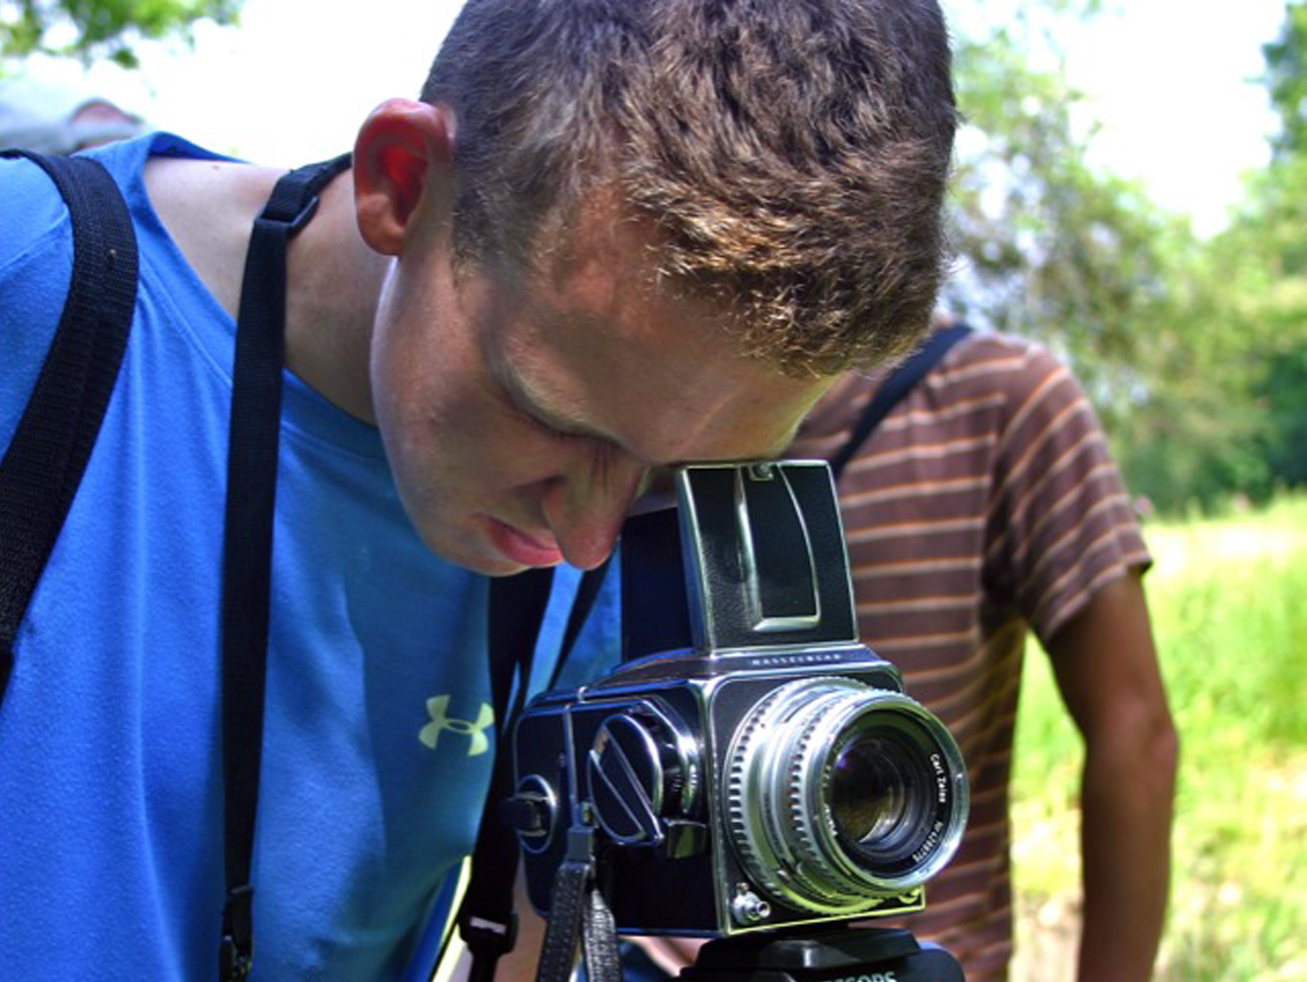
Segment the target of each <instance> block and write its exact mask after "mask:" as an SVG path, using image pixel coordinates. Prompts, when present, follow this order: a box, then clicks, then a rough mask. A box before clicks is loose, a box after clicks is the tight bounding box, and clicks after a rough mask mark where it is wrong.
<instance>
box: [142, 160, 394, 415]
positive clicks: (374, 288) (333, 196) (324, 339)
mask: <svg viewBox="0 0 1307 982" xmlns="http://www.w3.org/2000/svg"><path fill="white" fill-rule="evenodd" d="M145 176H146V187H147V189H148V191H149V194H150V200H151V203H152V204H153V205H154V208H155V211H156V212H157V213H158V215H159V217H160V219H161V220H162V221H163V224H164V226H165V227H166V228H167V229H168V232H169V234H170V235H171V236H172V238H173V240H174V241H175V242H176V243H177V246H178V248H180V249H181V251H182V253H183V255H184V256H185V257H186V260H187V262H189V263H190V265H191V267H192V268H193V269H194V270H195V272H196V274H197V275H198V276H199V277H200V279H201V280H202V281H203V282H204V284H205V286H206V287H208V289H209V292H210V293H212V294H213V296H214V298H215V299H216V300H217V301H218V303H220V304H221V305H222V306H223V308H224V309H226V310H227V312H228V313H229V314H230V315H231V316H232V318H233V319H235V318H236V316H237V310H238V308H239V304H240V291H241V283H242V279H243V276H244V266H245V254H246V251H247V249H248V246H249V238H250V229H251V227H252V225H253V222H254V219H255V217H256V216H257V215H258V214H259V212H261V211H262V210H263V206H264V205H265V204H266V202H267V199H268V196H269V195H270V194H271V192H272V188H273V186H274V185H275V184H276V181H277V179H278V178H279V177H280V176H281V172H279V171H275V170H267V169H262V168H256V167H251V166H248V165H244V164H234V163H228V162H217V161H201V160H185V159H169V158H160V159H156V160H153V161H151V162H150V164H149V165H148V166H147V168H146V175H145ZM287 261H288V274H287V281H288V285H287V298H286V363H287V367H289V368H290V370H291V371H293V372H294V373H295V374H296V375H297V376H299V377H300V378H301V379H302V380H303V381H304V382H305V383H306V384H308V385H310V386H311V387H313V388H314V389H316V390H317V391H318V392H319V393H321V394H322V395H323V396H324V397H326V398H327V399H328V400H329V401H331V402H332V403H334V404H335V405H337V406H338V407H340V408H341V409H342V410H344V411H345V412H347V413H349V414H350V415H352V416H356V417H358V418H359V419H362V420H364V421H366V422H373V411H372V394H371V386H370V384H369V379H368V350H369V345H370V343H371V335H372V323H373V318H374V315H375V311H376V305H377V297H378V295H379V293H380V288H381V282H382V279H383V278H384V276H385V271H386V268H387V260H386V259H385V257H382V256H379V255H377V254H376V253H375V252H373V251H372V250H371V249H369V248H368V247H367V245H366V243H364V242H363V240H362V238H361V237H360V235H359V233H358V229H357V226H356V225H355V220H354V205H353V181H352V175H351V172H348V171H347V172H345V173H344V174H341V175H340V176H339V177H337V178H336V179H335V180H333V181H332V182H331V183H330V184H328V185H327V187H326V188H325V189H324V191H323V193H322V201H321V204H320V206H319V208H318V211H317V214H315V215H314V217H313V220H312V221H310V222H309V224H308V225H307V226H306V227H305V228H304V230H303V231H302V232H300V233H299V235H297V236H296V237H295V238H294V239H293V240H291V246H290V250H289V256H288V260H287Z"/></svg>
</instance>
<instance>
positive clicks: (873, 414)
mask: <svg viewBox="0 0 1307 982" xmlns="http://www.w3.org/2000/svg"><path fill="white" fill-rule="evenodd" d="M970 333H971V328H970V327H968V326H967V325H966V324H953V325H951V326H949V327H945V328H942V329H940V330H938V331H936V332H935V333H934V334H932V335H931V336H930V338H929V340H927V341H926V343H925V344H924V345H922V346H921V347H920V348H918V349H917V351H916V352H915V353H914V354H912V355H911V356H909V357H908V358H907V360H905V361H904V362H902V363H901V364H900V365H899V366H898V367H897V368H896V369H894V371H892V372H891V373H890V374H889V376H888V377H886V379H885V381H884V382H882V383H881V386H880V388H879V389H877V390H876V395H875V396H874V397H873V398H872V400H871V402H869V403H868V404H867V408H866V409H865V410H863V413H862V416H861V417H860V418H859V419H858V423H857V425H856V426H855V427H854V429H853V433H852V435H851V436H850V437H849V440H848V442H847V443H845V444H844V446H843V447H841V448H840V449H839V452H837V453H836V454H835V455H834V456H833V457H831V458H830V461H829V463H830V469H831V477H832V479H833V480H835V481H838V480H839V479H840V474H841V473H842V472H843V470H844V467H845V465H846V464H848V462H849V461H850V460H852V459H853V455H854V454H855V453H857V452H858V448H859V447H860V446H862V444H863V443H864V442H865V441H866V439H867V437H869V436H870V435H871V431H872V430H874V429H875V428H876V427H877V426H879V425H880V422H881V420H883V419H884V418H885V417H886V416H888V415H889V413H890V410H891V409H893V408H894V407H895V406H896V405H898V403H899V401H900V400H901V399H902V398H903V397H904V396H906V395H907V394H908V393H909V392H911V391H912V387H913V386H914V385H916V384H917V383H918V382H920V381H921V380H922V379H923V378H924V377H925V376H926V373H927V372H929V371H930V370H931V369H932V368H934V367H935V365H936V364H938V363H939V360H940V359H941V358H943V357H944V355H946V354H947V353H948V351H949V349H950V348H952V347H953V345H955V344H957V343H958V342H959V341H961V340H962V339H963V338H965V337H966V336H967V335H968V334H970Z"/></svg>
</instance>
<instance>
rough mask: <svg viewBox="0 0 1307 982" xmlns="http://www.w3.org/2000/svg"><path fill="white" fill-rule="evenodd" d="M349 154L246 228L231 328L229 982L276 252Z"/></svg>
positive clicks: (265, 503) (226, 759)
mask: <svg viewBox="0 0 1307 982" xmlns="http://www.w3.org/2000/svg"><path fill="white" fill-rule="evenodd" d="M348 166H349V156H348V155H345V156H342V157H338V158H336V159H335V160H331V161H327V162H326V163H322V164H313V165H310V166H308V167H301V168H300V169H298V170H294V171H291V172H290V173H289V174H286V175H285V176H283V177H282V178H281V180H279V181H278V182H277V185H276V187H275V188H274V189H273V192H272V196H271V197H270V198H269V200H268V204H267V205H266V206H265V207H264V209H263V213H262V214H261V215H260V216H259V217H258V218H257V219H255V221H254V229H253V231H252V232H251V235H250V245H249V251H248V252H247V253H246V257H245V272H244V279H243V281H242V284H241V300H240V310H239V316H238V318H237V327H236V354H235V366H234V368H233V372H232V400H231V433H230V444H229V447H228V452H227V453H228V456H227V508H226V520H225V524H224V527H223V535H224V539H223V567H222V751H223V786H224V808H225V813H224V822H225V825H224V832H225V859H226V877H227V897H226V902H225V903H224V905H223V912H222V936H221V943H220V947H219V970H220V973H221V974H220V978H221V979H222V982H239V980H241V979H244V978H246V977H247V976H248V975H249V972H250V965H251V962H252V959H253V955H254V937H253V936H254V924H253V907H254V887H253V885H252V883H251V875H250V872H251V867H252V866H253V857H254V825H255V817H256V812H257V807H258V794H259V769H260V766H261V762H262V759H263V702H264V688H265V682H266V676H267V658H268V620H269V612H270V609H271V602H272V594H271V584H272V522H273V511H274V506H275V502H276V488H277V456H278V447H279V438H280V434H281V390H282V370H283V364H284V349H285V326H286V252H287V247H288V245H289V243H290V240H291V239H292V238H293V237H294V236H295V235H297V234H298V233H299V231H300V230H301V229H303V228H304V226H305V225H307V224H308V221H309V219H311V218H312V217H313V214H314V212H315V211H316V210H317V204H318V194H319V192H320V191H321V190H322V188H323V187H324V186H325V185H326V183H327V182H328V181H330V180H331V179H332V178H333V177H335V176H336V175H337V174H339V173H340V172H341V171H343V170H344V169H345V168H347V167H348Z"/></svg>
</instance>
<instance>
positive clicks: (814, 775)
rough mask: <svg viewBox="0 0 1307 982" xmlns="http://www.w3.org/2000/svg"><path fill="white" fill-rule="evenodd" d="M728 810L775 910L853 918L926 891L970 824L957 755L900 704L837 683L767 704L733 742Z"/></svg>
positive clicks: (927, 721) (892, 695) (795, 691)
mask: <svg viewBox="0 0 1307 982" xmlns="http://www.w3.org/2000/svg"><path fill="white" fill-rule="evenodd" d="M729 761H730V763H729V771H730V779H729V781H728V782H727V786H726V792H725V793H726V795H727V801H726V803H725V804H726V807H727V815H728V816H729V823H730V833H731V839H732V842H733V843H734V845H735V848H736V851H737V853H738V855H739V856H740V859H741V861H742V863H743V864H744V866H745V868H746V869H747V870H748V871H749V873H750V875H751V876H752V877H753V878H754V879H755V881H756V882H757V883H759V885H761V886H762V887H763V888H764V889H765V890H767V891H768V892H769V893H771V894H772V895H773V899H776V900H781V901H784V902H786V903H788V904H790V905H792V906H796V907H799V908H802V909H806V910H810V911H813V912H814V913H819V914H822V915H823V916H845V915H849V916H851V915H854V914H858V913H861V912H863V911H866V910H868V909H870V908H873V907H875V906H877V905H878V904H879V903H880V902H881V901H882V900H883V899H884V898H885V897H886V896H887V895H898V894H903V893H906V892H907V891H909V890H912V889H913V888H915V887H917V886H920V885H921V884H922V883H924V882H925V881H926V880H927V879H929V878H930V877H931V876H933V875H934V874H935V873H936V872H938V870H939V869H940V868H941V867H942V866H943V865H944V864H945V863H946V862H947V861H948V860H949V858H950V857H951V856H952V855H953V852H954V851H955V850H956V849H957V845H958V842H959V840H960V839H961V836H962V829H963V827H964V826H965V824H966V814H967V804H968V796H967V784H966V773H965V770H964V767H963V764H962V755H961V753H960V751H959V750H958V748H957V744H956V743H955V742H954V740H953V738H952V736H951V735H950V734H949V732H948V730H947V729H946V728H945V727H944V725H943V724H942V723H941V722H940V721H939V719H938V718H937V717H935V716H934V715H933V714H932V713H930V712H929V711H928V710H926V709H924V708H923V707H922V706H921V705H920V704H919V703H917V702H915V701H914V700H912V699H910V698H908V697H907V696H905V695H903V694H902V693H901V692H895V691H889V690H884V689H876V688H872V687H870V686H867V685H865V684H863V683H861V682H858V681H856V680H854V679H849V678H842V677H829V678H815V679H803V680H800V681H796V682H791V683H789V684H787V685H784V686H782V687H780V688H778V689H776V690H775V691H774V692H772V693H771V694H770V695H769V696H768V697H767V698H766V699H764V700H763V701H762V702H761V703H760V704H759V705H758V706H757V707H755V708H754V710H753V711H752V713H751V714H750V715H749V717H748V718H747V720H746V721H745V724H744V725H743V726H742V727H741V728H740V729H739V730H738V731H737V733H736V740H735V743H734V745H733V747H732V748H731V751H730V757H729Z"/></svg>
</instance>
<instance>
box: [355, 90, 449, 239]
mask: <svg viewBox="0 0 1307 982" xmlns="http://www.w3.org/2000/svg"><path fill="white" fill-rule="evenodd" d="M453 165H454V118H453V113H452V112H451V111H450V110H449V109H448V108H447V107H444V106H431V105H428V104H426V103H424V102H412V101H409V100H407V99H390V100H388V101H387V102H383V103H382V104H381V105H380V106H378V107H377V108H376V109H375V110H373V112H372V115H370V116H369V117H368V118H367V120H366V121H365V122H364V123H363V126H362V128H361V129H360V130H359V134H358V139H357V140H355V142H354V207H355V212H356V214H357V218H358V225H359V231H360V232H361V233H362V235H363V239H364V241H366V242H367V243H368V245H369V246H371V247H372V248H373V249H375V250H376V251H377V252H380V253H382V254H384V255H388V256H395V255H398V254H399V253H400V252H401V251H402V249H403V245H404V240H405V236H406V234H407V233H409V231H410V228H409V226H410V223H411V222H412V221H413V218H414V216H415V215H416V214H418V212H419V208H418V206H419V204H420V203H421V202H422V201H423V199H424V197H426V198H427V199H428V201H427V203H428V206H429V207H428V208H427V209H424V210H425V211H430V208H431V206H434V207H437V208H439V207H440V206H441V205H445V206H449V205H450V204H452V190H453V183H454V182H453V177H454V166H453ZM437 214H438V212H437ZM428 220H430V219H428Z"/></svg>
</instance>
